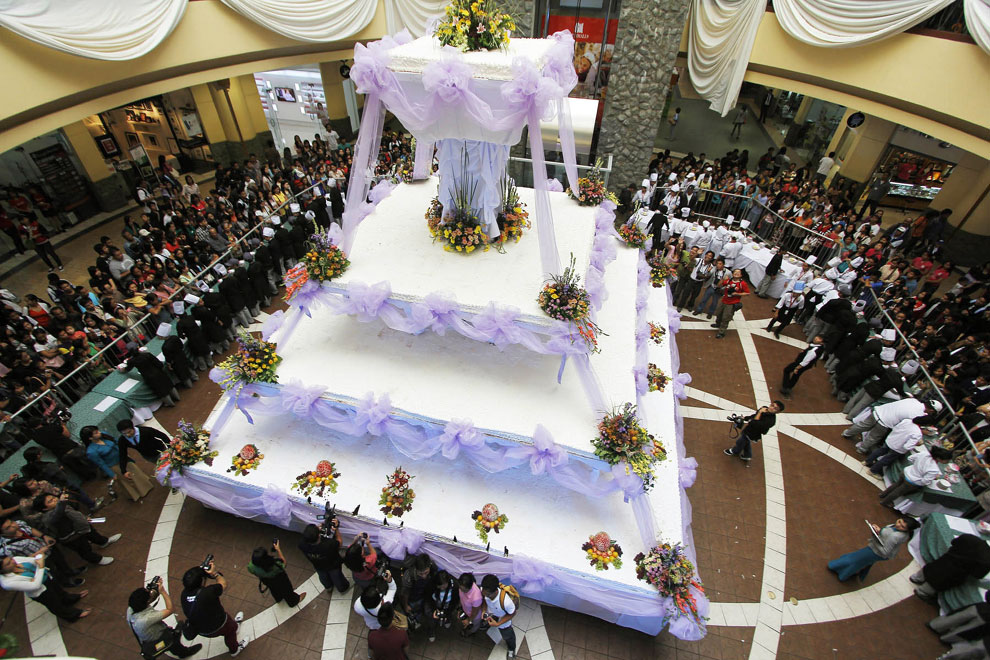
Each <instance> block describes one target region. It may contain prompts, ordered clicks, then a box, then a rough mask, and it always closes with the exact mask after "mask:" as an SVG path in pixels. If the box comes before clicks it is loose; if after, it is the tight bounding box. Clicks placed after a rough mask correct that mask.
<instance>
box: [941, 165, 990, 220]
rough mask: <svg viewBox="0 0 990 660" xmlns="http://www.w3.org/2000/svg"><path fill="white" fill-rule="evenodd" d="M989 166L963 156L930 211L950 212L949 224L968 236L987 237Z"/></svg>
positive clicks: (989, 203) (989, 212) (989, 196)
mask: <svg viewBox="0 0 990 660" xmlns="http://www.w3.org/2000/svg"><path fill="white" fill-rule="evenodd" d="M988 188H990V162H988V161H987V160H986V159H985V158H980V157H979V156H976V155H973V154H969V153H968V154H966V155H965V156H963V158H962V159H961V160H960V161H959V163H958V164H957V165H956V167H955V169H953V170H952V176H950V177H949V178H948V179H947V180H946V182H945V185H943V186H942V190H940V191H939V193H938V195H936V196H935V199H934V200H932V204H931V206H932V208H935V209H952V215H951V216H950V217H949V223H950V224H952V225H953V226H958V225H959V224H960V223H962V228H963V229H964V230H966V231H967V232H969V233H971V234H979V235H980V236H990V194H988V193H987V189H988Z"/></svg>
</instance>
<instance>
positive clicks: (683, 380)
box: [674, 372, 691, 401]
mask: <svg viewBox="0 0 990 660" xmlns="http://www.w3.org/2000/svg"><path fill="white" fill-rule="evenodd" d="M690 384H691V374H689V373H687V372H681V373H679V374H677V375H676V376H674V396H676V397H677V398H678V399H679V400H681V401H683V400H684V399H686V398H687V392H685V391H684V388H686V387H687V386H688V385H690Z"/></svg>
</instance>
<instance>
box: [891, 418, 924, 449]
mask: <svg viewBox="0 0 990 660" xmlns="http://www.w3.org/2000/svg"><path fill="white" fill-rule="evenodd" d="M886 443H887V446H888V447H890V448H891V449H893V450H894V451H896V452H897V453H898V454H906V453H908V452H909V451H911V450H912V449H914V448H915V447H917V446H918V445H919V444H920V443H921V427H920V426H918V425H917V424H915V423H914V422H913V421H911V420H910V419H902V420H901V421H900V422H898V423H897V425H896V426H895V427H894V428H893V429H891V430H890V433H888V434H887V440H886Z"/></svg>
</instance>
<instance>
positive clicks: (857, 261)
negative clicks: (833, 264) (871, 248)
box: [849, 257, 863, 268]
mask: <svg viewBox="0 0 990 660" xmlns="http://www.w3.org/2000/svg"><path fill="white" fill-rule="evenodd" d="M849 265H850V266H852V267H853V268H859V267H860V266H862V265H863V257H856V258H855V259H853V260H852V261H850V262H849Z"/></svg>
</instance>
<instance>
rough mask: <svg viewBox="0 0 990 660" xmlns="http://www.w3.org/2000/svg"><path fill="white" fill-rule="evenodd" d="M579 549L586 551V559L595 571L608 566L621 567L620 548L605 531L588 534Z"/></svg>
mask: <svg viewBox="0 0 990 660" xmlns="http://www.w3.org/2000/svg"><path fill="white" fill-rule="evenodd" d="M581 549H582V550H584V551H585V552H586V553H588V560H589V561H590V562H591V565H592V566H594V567H595V570H596V571H607V570H608V569H609V566H611V567H612V568H614V569H616V570H618V569H620V568H622V548H620V547H619V544H618V543H616V542H615V541H613V540H612V539H611V538H610V537H609V535H608V534H606V533H605V532H598V533H597V534H594V535H593V536H589V537H588V542H587V543H585V544H584V545H582V546H581Z"/></svg>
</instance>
